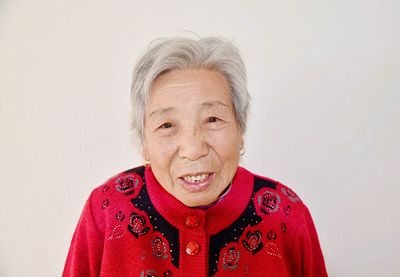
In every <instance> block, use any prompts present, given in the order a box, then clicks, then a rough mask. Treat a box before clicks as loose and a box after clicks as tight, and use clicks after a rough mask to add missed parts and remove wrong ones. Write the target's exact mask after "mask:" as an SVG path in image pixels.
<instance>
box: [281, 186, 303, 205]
mask: <svg viewBox="0 0 400 277" xmlns="http://www.w3.org/2000/svg"><path fill="white" fill-rule="evenodd" d="M281 191H282V192H283V194H284V195H286V196H287V197H288V198H289V199H290V201H292V202H293V203H298V202H301V199H300V198H299V197H298V196H297V194H296V193H294V191H292V190H291V189H290V188H288V187H282V188H281Z"/></svg>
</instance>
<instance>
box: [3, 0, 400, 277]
mask: <svg viewBox="0 0 400 277" xmlns="http://www.w3.org/2000/svg"><path fill="white" fill-rule="evenodd" d="M184 30H190V31H194V32H196V33H198V34H200V35H202V36H205V35H221V36H225V37H227V38H232V39H234V41H235V42H236V44H237V46H238V47H239V48H240V50H241V52H242V54H243V57H244V59H245V62H246V65H247V68H248V76H249V89H250V92H251V95H252V97H253V101H252V111H251V117H250V121H249V126H248V133H247V135H246V155H245V157H244V159H243V161H242V164H243V165H245V166H246V167H247V168H248V169H250V170H252V171H253V172H256V173H259V174H262V175H266V176H269V177H271V178H274V179H277V180H280V181H281V182H283V183H285V184H287V185H289V186H290V187H292V188H293V189H294V190H295V191H296V192H297V193H298V194H299V195H300V196H301V198H302V199H303V200H304V202H306V203H307V205H308V206H309V208H310V210H311V213H312V214H313V217H314V221H315V224H316V226H317V229H318V232H319V238H320V241H321V245H322V248H323V251H324V254H325V259H326V263H327V267H328V271H329V273H330V276H340V277H342V276H352V277H353V276H363V277H366V276H367V277H368V276H400V263H399V257H400V236H399V231H400V228H399V227H400V223H399V219H400V208H399V197H400V189H399V177H400V176H399V175H400V174H399V169H400V159H399V155H400V148H399V142H400V130H399V125H400V123H399V119H400V109H399V106H400V105H399V103H400V95H399V93H400V91H399V89H400V80H399V79H400V78H399V77H400V52H399V49H400V36H399V35H400V2H399V1H397V0H392V1H390V0H375V1H370V0H360V1H356V0H343V1H341V0H336V1H328V0H326V1H322V0H315V1H310V0H303V1H272V0H268V1H235V0H229V1H227V0H224V1H222V0H220V1H212V0H206V1H205V0H202V1H187V0H181V1H177V0H170V1H144V0H143V1H133V0H130V1H124V0H117V1H111V0H109V1H106V0H96V1H94V0H93V1H83V0H80V1H78V0H74V1H71V0H70V1H55V0H40V1H39V0H37V1H18V0H16V1H7V0H0V124H1V125H0V126H1V128H0V132H1V136H0V177H1V178H0V180H1V183H0V184H1V187H0V216H1V218H0V220H1V225H0V226H1V227H0V276H2V277H3V276H4V277H14V276H41V277H42V276H60V275H61V272H62V268H63V265H64V262H65V257H66V255H67V251H68V247H69V243H70V240H71V237H72V233H73V230H74V228H75V225H76V223H77V220H78V217H79V215H80V212H81V209H82V207H83V204H84V202H85V200H86V198H87V197H88V195H89V193H90V191H91V190H92V189H93V188H94V187H96V186H98V185H100V184H101V183H102V182H103V181H105V180H106V179H107V178H108V177H110V176H112V175H114V174H115V173H118V172H120V171H122V170H125V169H128V168H131V167H133V166H137V165H140V164H141V162H142V158H141V156H140V154H139V152H138V150H137V148H136V147H135V143H134V142H133V141H132V134H131V133H130V132H129V119H128V113H129V108H130V106H129V88H130V81H131V71H132V68H133V65H134V63H135V61H136V59H137V58H138V57H139V56H140V54H142V53H143V52H144V51H145V49H146V47H147V45H148V43H149V42H150V41H151V40H153V39H155V38H157V37H160V36H166V35H179V34H185V31H184Z"/></svg>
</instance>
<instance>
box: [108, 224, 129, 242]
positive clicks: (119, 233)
mask: <svg viewBox="0 0 400 277" xmlns="http://www.w3.org/2000/svg"><path fill="white" fill-rule="evenodd" d="M125 234H126V229H125V228H124V225H117V226H115V227H114V228H113V230H112V232H111V235H110V236H109V237H108V240H115V239H120V238H122V237H123V236H125Z"/></svg>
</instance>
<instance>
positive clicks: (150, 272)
mask: <svg viewBox="0 0 400 277" xmlns="http://www.w3.org/2000/svg"><path fill="white" fill-rule="evenodd" d="M140 277H158V274H157V271H155V270H154V269H147V270H143V271H142V272H140Z"/></svg>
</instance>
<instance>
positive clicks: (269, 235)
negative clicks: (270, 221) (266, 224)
mask: <svg viewBox="0 0 400 277" xmlns="http://www.w3.org/2000/svg"><path fill="white" fill-rule="evenodd" d="M276 237H277V234H276V233H275V232H274V231H272V230H271V231H269V232H268V233H267V239H268V240H276Z"/></svg>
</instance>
